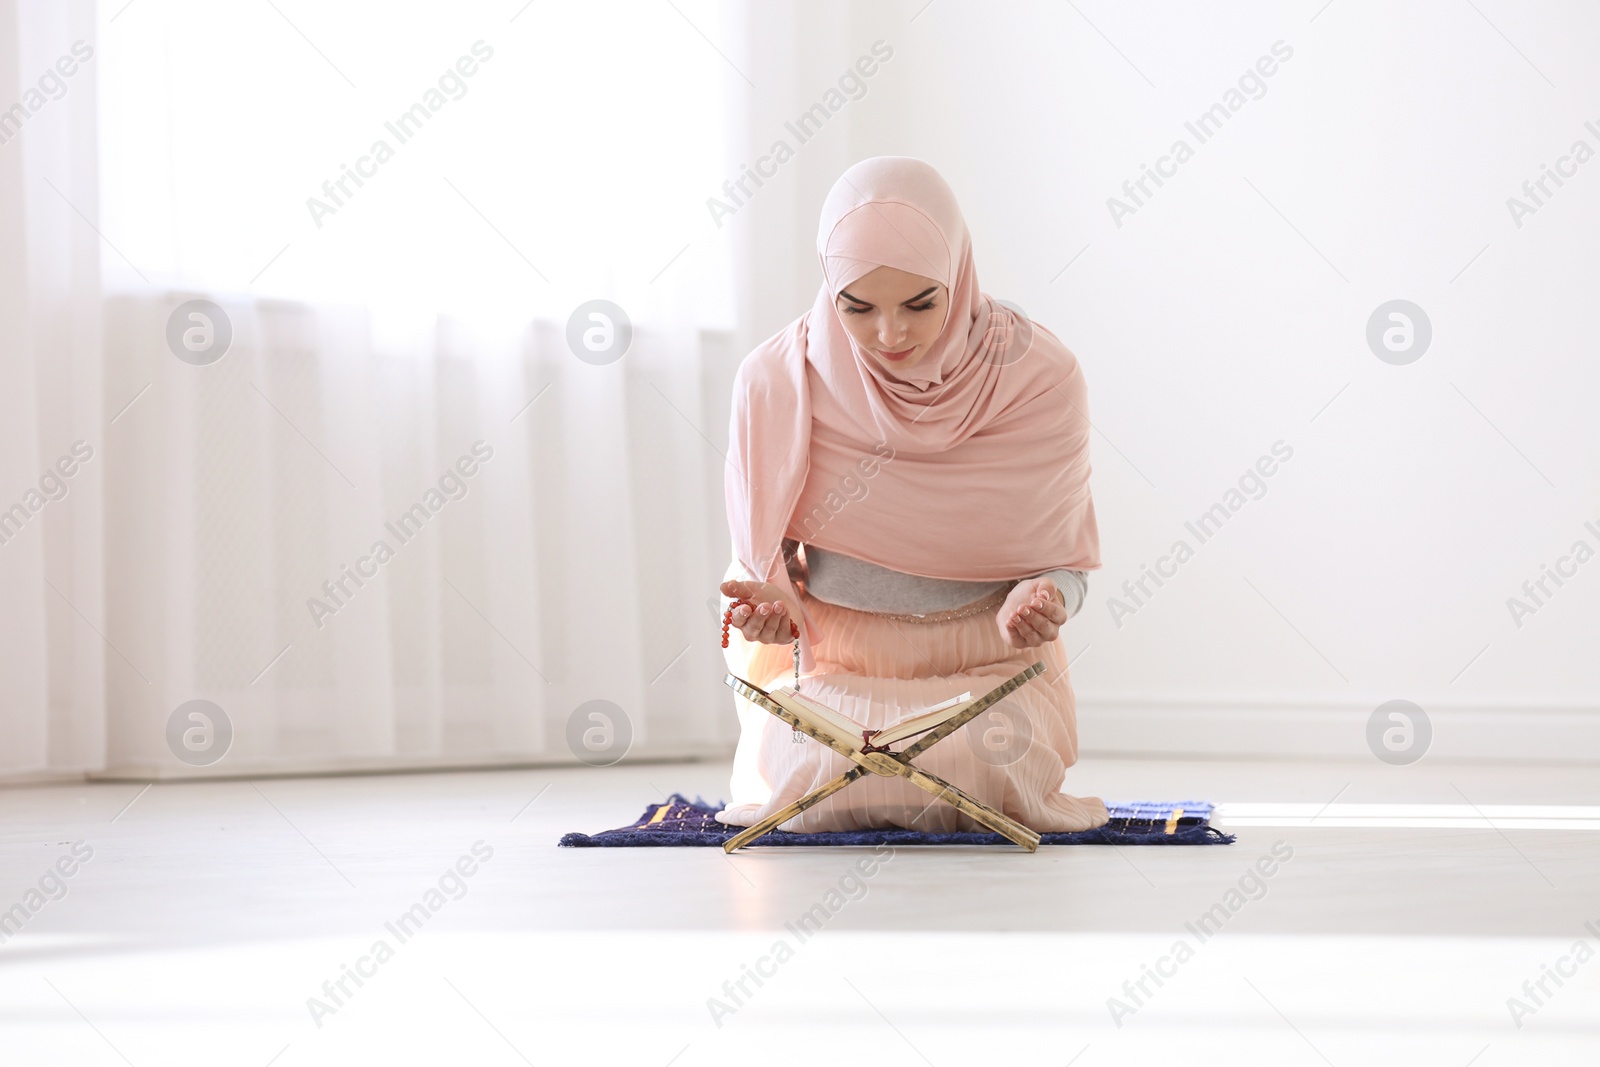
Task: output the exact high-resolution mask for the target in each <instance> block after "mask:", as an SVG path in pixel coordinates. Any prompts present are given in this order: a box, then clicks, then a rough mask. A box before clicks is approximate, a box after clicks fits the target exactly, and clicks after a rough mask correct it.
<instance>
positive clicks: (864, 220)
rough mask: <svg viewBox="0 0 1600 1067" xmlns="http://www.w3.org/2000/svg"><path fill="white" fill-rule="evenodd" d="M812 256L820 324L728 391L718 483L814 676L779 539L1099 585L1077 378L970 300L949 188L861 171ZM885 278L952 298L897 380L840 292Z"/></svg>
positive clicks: (753, 360) (1082, 396)
mask: <svg viewBox="0 0 1600 1067" xmlns="http://www.w3.org/2000/svg"><path fill="white" fill-rule="evenodd" d="M817 256H818V259H819V261H820V263H821V267H822V274H823V283H822V286H821V287H820V288H819V289H818V291H817V297H816V301H815V302H814V303H813V304H812V306H811V308H810V310H808V311H807V312H806V313H805V314H803V315H801V316H800V317H799V318H798V319H796V320H795V321H794V322H792V323H790V324H789V325H788V326H787V327H786V328H784V329H783V330H781V331H779V332H778V333H776V334H774V335H773V336H772V337H770V338H768V339H767V340H766V341H764V342H763V343H762V344H760V345H759V346H757V347H756V348H755V349H754V350H753V351H752V352H751V353H750V354H749V355H748V356H747V357H746V358H745V359H744V360H743V362H741V363H740V365H739V369H738V371H737V373H736V374H735V376H734V390H733V410H732V416H731V419H730V425H729V435H728V462H727V465H726V467H725V471H724V490H725V495H726V500H727V509H728V525H729V530H730V532H731V533H732V537H733V549H734V555H735V557H736V558H737V559H738V560H739V562H740V563H741V564H742V565H743V566H744V568H745V569H746V571H748V572H749V573H750V574H752V575H755V576H756V577H757V579H758V580H761V581H765V582H770V583H772V584H774V585H776V586H778V587H779V588H780V589H781V590H783V592H784V594H785V595H786V596H787V597H788V598H789V600H790V602H791V605H799V607H800V611H801V616H802V617H801V618H800V619H798V620H796V621H797V622H799V623H800V624H801V629H800V651H801V665H802V667H803V668H804V669H805V670H814V669H815V666H816V664H815V660H814V658H813V654H812V649H813V647H814V644H815V642H816V641H818V640H820V639H821V637H822V631H821V629H820V627H819V626H818V625H817V623H816V620H815V619H814V618H813V616H812V613H811V612H810V611H809V610H808V609H807V608H806V606H805V604H804V603H803V602H801V600H800V598H799V596H798V593H797V592H796V590H795V588H794V585H793V583H792V582H791V581H790V579H789V574H788V570H787V567H786V566H785V565H784V561H783V558H782V542H783V539H784V538H785V537H789V538H793V539H794V540H797V541H800V542H803V543H806V544H815V545H817V546H818V547H820V548H824V549H828V550H830V551H834V552H842V553H845V554H847V555H850V556H854V557H856V558H857V559H862V560H866V561H868V562H870V563H875V564H877V565H879V566H882V567H889V568H893V569H895V570H898V571H903V572H906V573H909V574H918V575H924V576H926V577H931V578H947V579H956V580H965V581H994V580H1003V579H1014V578H1018V577H1026V576H1031V575H1036V574H1040V573H1043V572H1044V571H1048V570H1053V569H1056V568H1069V569H1072V570H1094V569H1097V568H1098V567H1099V566H1100V544H1099V534H1098V530H1097V527H1096V524H1095V515H1094V502H1093V500H1092V499H1091V497H1090V494H1089V430H1090V426H1089V418H1088V401H1087V392H1086V387H1085V383H1084V378H1083V372H1082V369H1081V368H1080V367H1079V365H1078V360H1077V357H1075V356H1074V355H1073V354H1072V353H1071V352H1070V351H1069V350H1068V349H1067V347H1066V346H1065V345H1064V344H1062V343H1061V341H1060V340H1059V339H1058V338H1057V337H1056V336H1055V335H1054V334H1052V333H1051V332H1050V331H1048V330H1046V329H1045V328H1044V327H1043V326H1040V325H1039V324H1038V323H1035V322H1032V321H1031V320H1029V319H1028V318H1027V316H1026V315H1024V314H1022V313H1021V312H1019V311H1018V310H1016V309H1014V308H1012V307H1010V306H1008V305H1006V304H1003V303H1001V302H1000V301H998V300H996V299H995V298H994V297H991V296H989V295H988V294H986V293H984V292H982V291H981V290H980V289H979V288H978V274H977V268H976V267H975V266H974V265H973V258H972V241H971V237H970V235H969V233H968V231H967V225H966V221H965V220H964V219H963V217H962V214H961V209H960V207H959V206H958V205H957V203H956V197H955V192H954V190H952V189H951V188H950V186H949V184H948V183H947V182H946V181H945V180H944V178H943V177H942V176H941V175H940V174H939V172H938V171H937V170H935V169H934V168H933V167H932V166H931V165H929V164H928V163H926V162H924V161H922V160H920V159H914V158H911V157H909V156H875V157H873V158H870V159H865V160H862V161H861V162H859V163H857V164H855V165H854V166H852V167H850V168H849V169H848V170H846V171H845V172H844V173H843V174H842V175H840V177H839V180H838V181H837V182H835V183H834V185H833V188H832V189H831V190H829V192H828V196H827V198H826V200H825V201H824V202H823V206H822V215H821V220H820V223H819V225H818V228H817ZM879 266H888V267H895V268H898V269H899V270H903V271H907V272H909V273H912V274H918V275H922V276H924V277H927V278H931V279H933V280H934V281H937V282H940V283H942V284H943V285H944V286H946V288H947V293H946V296H945V299H946V301H947V307H946V312H945V320H944V326H943V329H942V330H941V331H940V333H939V335H938V337H937V338H936V339H935V340H934V341H933V342H932V344H931V345H930V346H929V348H928V350H927V351H926V352H925V353H924V354H923V355H922V356H921V358H920V359H918V360H917V361H916V362H915V363H914V364H912V365H911V366H909V367H906V368H904V369H903V370H899V369H893V368H890V367H886V366H884V365H883V364H882V363H880V362H879V361H878V359H877V358H876V357H875V356H874V355H873V354H871V353H869V352H867V351H864V350H862V349H861V348H860V347H859V346H857V345H856V343H855V341H854V340H853V339H852V338H851V337H850V335H849V333H848V332H847V331H846V330H845V328H844V324H843V322H842V321H841V319H840V313H839V311H838V310H837V304H836V298H837V296H838V294H839V291H840V290H842V289H845V288H846V287H848V286H849V285H850V283H852V282H854V281H856V280H857V279H859V278H861V277H862V276H864V275H866V274H868V273H870V272H871V271H873V270H875V269H876V268H878V267H879ZM930 313H931V312H930ZM791 617H792V616H791Z"/></svg>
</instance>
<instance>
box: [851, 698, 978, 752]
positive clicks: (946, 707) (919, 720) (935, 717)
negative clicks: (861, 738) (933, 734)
mask: <svg viewBox="0 0 1600 1067" xmlns="http://www.w3.org/2000/svg"><path fill="white" fill-rule="evenodd" d="M970 703H972V693H971V691H970V690H969V691H968V692H965V693H962V694H961V695H960V696H953V697H951V698H950V699H949V700H941V701H940V702H939V703H937V704H934V705H933V706H932V707H929V708H925V709H923V710H922V711H920V712H918V713H917V714H916V715H913V716H912V717H911V718H909V719H906V720H905V721H904V722H897V723H895V724H894V725H893V726H890V727H888V728H887V729H883V730H879V731H878V732H877V733H876V734H873V735H872V743H873V744H875V745H887V744H890V743H891V742H894V741H899V740H901V739H902V738H906V737H910V736H911V735H912V734H920V733H922V732H923V731H924V730H931V729H933V728H934V727H935V726H938V725H939V724H940V723H943V722H945V721H947V720H949V719H953V718H954V717H955V716H957V715H959V714H961V711H962V709H963V708H965V707H966V706H967V705H968V704H970Z"/></svg>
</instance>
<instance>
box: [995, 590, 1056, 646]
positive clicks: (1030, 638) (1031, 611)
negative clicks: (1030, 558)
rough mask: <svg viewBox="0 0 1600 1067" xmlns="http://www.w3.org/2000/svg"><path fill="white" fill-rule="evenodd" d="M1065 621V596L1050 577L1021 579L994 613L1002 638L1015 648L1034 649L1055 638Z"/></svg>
mask: <svg viewBox="0 0 1600 1067" xmlns="http://www.w3.org/2000/svg"><path fill="white" fill-rule="evenodd" d="M1066 621H1067V602H1066V598H1065V597H1064V596H1062V594H1061V590H1060V589H1058V588H1057V587H1056V583H1055V582H1054V581H1053V580H1051V579H1049V578H1029V579H1028V580H1027V581H1024V582H1018V583H1017V584H1016V587H1015V588H1013V589H1012V590H1011V594H1010V595H1009V596H1007V597H1006V602H1005V603H1004V604H1002V605H1001V606H1000V612H999V614H998V615H996V616H995V625H997V626H999V627H1000V637H1001V638H1002V639H1003V640H1004V641H1005V643H1006V644H1008V645H1010V646H1011V647H1012V648H1033V647H1035V646H1037V645H1042V644H1046V643H1048V642H1050V641H1054V640H1055V639H1056V635H1057V634H1059V633H1060V632H1061V624H1062V623H1064V622H1066Z"/></svg>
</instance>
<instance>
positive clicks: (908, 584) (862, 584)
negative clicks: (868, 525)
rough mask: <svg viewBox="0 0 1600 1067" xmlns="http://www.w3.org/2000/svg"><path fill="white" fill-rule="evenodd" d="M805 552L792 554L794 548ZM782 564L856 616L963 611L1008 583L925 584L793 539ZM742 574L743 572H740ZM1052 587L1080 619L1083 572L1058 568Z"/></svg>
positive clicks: (926, 580)
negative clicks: (802, 544) (875, 613)
mask: <svg viewBox="0 0 1600 1067" xmlns="http://www.w3.org/2000/svg"><path fill="white" fill-rule="evenodd" d="M797 547H799V548H803V551H802V552H800V553H799V555H797V554H796V548H797ZM783 555H784V559H785V560H787V561H788V568H789V577H790V579H791V580H794V581H804V582H805V583H806V589H807V591H808V592H810V594H811V595H812V596H814V597H816V598H817V599H818V600H826V601H827V602H828V603H830V604H838V605H840V606H841V607H846V608H854V609H855V610H857V611H883V612H893V613H896V614H905V615H927V614H930V613H932V612H935V611H948V610H950V609H951V608H959V607H965V606H966V605H968V604H971V603H973V602H974V601H977V600H981V599H983V598H984V597H986V596H988V595H989V594H991V593H993V592H994V591H995V590H996V589H1002V588H1005V587H1006V586H1008V585H1010V584H1011V583H1010V582H1008V581H990V582H966V581H957V580H955V579H950V578H925V577H923V576H922V575H920V574H906V573H905V572H904V571H897V570H893V569H891V568H888V567H880V566H878V565H877V564H876V563H868V562H867V561H866V560H863V559H856V558H855V557H854V556H847V555H845V554H844V553H842V552H830V551H828V550H827V549H824V548H818V547H817V546H815V545H804V546H800V545H799V543H798V542H797V541H795V540H794V539H793V538H787V537H786V538H784V541H783ZM741 569H742V568H741ZM1029 577H1048V578H1050V579H1051V580H1052V581H1054V582H1055V583H1056V587H1057V588H1059V589H1060V590H1061V595H1062V596H1063V597H1064V598H1065V599H1066V602H1067V617H1068V618H1071V617H1072V616H1074V615H1076V614H1077V613H1078V610H1079V609H1080V608H1081V607H1083V599H1084V596H1085V594H1086V593H1087V592H1088V578H1087V576H1086V574H1085V572H1084V571H1074V570H1066V569H1065V568H1058V569H1056V570H1053V571H1045V572H1044V574H1043V575H1030V576H1029Z"/></svg>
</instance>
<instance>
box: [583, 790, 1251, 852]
mask: <svg viewBox="0 0 1600 1067" xmlns="http://www.w3.org/2000/svg"><path fill="white" fill-rule="evenodd" d="M723 807H724V805H722V804H718V805H717V806H716V807H712V806H711V805H710V804H707V803H706V802H705V801H704V800H702V799H700V798H699V797H696V798H695V799H694V800H692V801H691V800H689V799H688V798H686V797H685V796H684V795H683V794H682V793H674V794H672V796H670V797H668V798H667V801H666V802H665V803H663V804H651V805H650V806H649V807H647V808H645V810H644V814H643V815H641V816H639V818H638V819H636V820H634V821H633V822H632V823H630V824H628V825H627V826H621V827H618V828H617V829H615V830H602V831H601V832H600V833H597V834H580V833H570V834H567V835H565V836H564V837H562V838H561V844H562V845H564V846H566V847H568V848H629V847H632V848H641V847H669V848H670V847H684V846H689V847H693V846H713V845H715V846H718V847H720V846H721V845H722V843H723V842H725V841H727V840H728V838H730V837H732V836H733V835H735V834H737V833H738V832H739V831H740V830H741V829H743V827H735V826H725V825H723V824H722V823H720V822H718V821H717V820H716V819H714V818H712V816H714V815H715V814H716V813H717V812H719V811H721V810H722V809H723ZM1106 809H1107V810H1108V811H1109V812H1110V813H1111V821H1110V822H1108V823H1106V824H1105V825H1104V826H1097V827H1095V828H1094V829H1093V830H1074V831H1068V832H1061V833H1047V834H1040V835H1039V844H1041V845H1231V844H1233V842H1234V840H1235V838H1234V835H1233V834H1225V833H1223V832H1222V831H1221V830H1218V829H1217V828H1216V827H1214V826H1212V825H1210V819H1211V802H1210V801H1206V800H1170V801H1168V800H1159V801H1158V800H1134V801H1126V802H1111V801H1108V802H1107V803H1106ZM880 843H886V844H890V845H1005V846H1007V847H1010V848H1015V847H1016V846H1015V845H1014V844H1012V842H1010V841H1008V840H1006V838H1005V837H1003V836H1002V835H1000V834H997V833H924V832H923V831H921V830H906V829H902V828H899V827H882V828H878V829H873V830H833V831H827V832H823V833H811V834H802V833H795V832H793V831H790V830H773V831H772V832H771V833H768V834H766V835H764V836H762V837H758V838H756V839H755V840H754V841H752V842H750V844H749V845H746V846H745V847H746V848H760V847H762V846H763V845H876V844H880Z"/></svg>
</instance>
